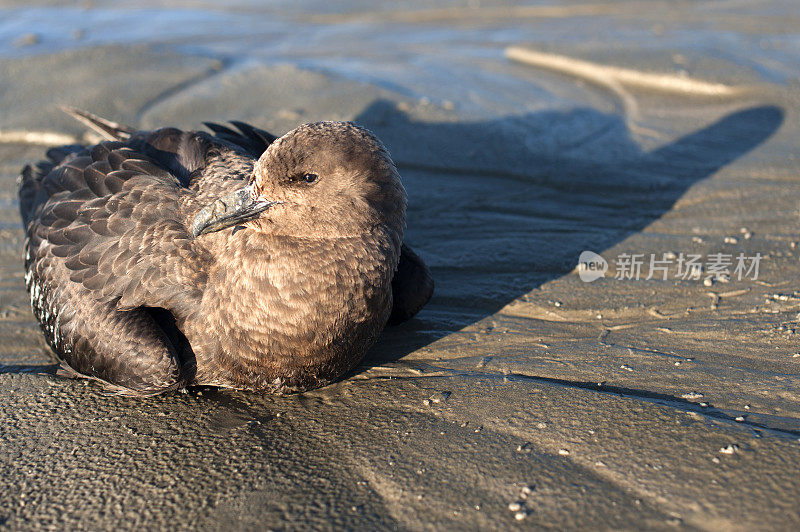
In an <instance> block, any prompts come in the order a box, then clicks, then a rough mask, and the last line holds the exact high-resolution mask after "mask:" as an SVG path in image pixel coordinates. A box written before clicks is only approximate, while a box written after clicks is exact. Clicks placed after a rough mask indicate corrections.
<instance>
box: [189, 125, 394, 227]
mask: <svg viewBox="0 0 800 532" xmlns="http://www.w3.org/2000/svg"><path fill="white" fill-rule="evenodd" d="M405 210H406V193H405V190H404V189H403V185H402V184H401V182H400V177H399V176H398V174H397V169H396V168H395V165H394V163H393V162H392V160H391V158H390V157H389V153H388V152H387V151H386V148H385V147H384V146H383V144H381V142H380V141H379V140H378V139H377V138H376V137H375V136H374V135H373V134H372V133H370V132H369V131H367V130H366V129H364V128H361V127H358V126H356V125H354V124H352V123H349V122H318V123H315V124H305V125H302V126H300V127H298V128H296V129H294V130H292V131H290V132H289V133H287V134H285V135H284V136H282V137H280V138H279V139H277V140H276V141H274V142H273V143H272V144H271V145H270V146H269V148H267V150H266V151H265V152H264V154H263V155H262V156H261V157H260V158H259V159H258V161H257V162H256V164H255V167H254V170H253V175H252V176H251V178H250V181H249V183H248V184H247V186H245V187H243V188H241V189H240V190H238V191H236V192H234V193H232V194H229V195H227V196H224V197H222V198H220V199H218V200H217V201H215V202H214V203H212V204H210V205H208V206H206V207H204V208H203V209H201V211H200V212H199V213H198V214H197V216H196V217H195V219H194V221H193V224H192V232H193V233H194V235H195V236H199V235H202V234H204V233H209V232H213V231H219V230H221V229H225V228H227V227H231V226H235V225H240V226H245V227H248V228H250V229H252V230H255V231H259V232H262V233H268V234H274V235H287V236H296V237H309V238H318V237H331V236H357V235H359V234H363V233H364V232H367V231H370V230H372V229H374V228H378V227H380V228H383V229H388V230H391V231H393V232H395V233H396V234H397V235H402V230H403V226H404V224H405Z"/></svg>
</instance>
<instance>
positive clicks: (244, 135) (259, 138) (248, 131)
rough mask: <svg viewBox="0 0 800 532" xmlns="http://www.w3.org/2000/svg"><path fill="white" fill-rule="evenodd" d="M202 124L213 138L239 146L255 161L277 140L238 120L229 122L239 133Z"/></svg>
mask: <svg viewBox="0 0 800 532" xmlns="http://www.w3.org/2000/svg"><path fill="white" fill-rule="evenodd" d="M203 123H204V124H205V126H206V127H207V128H208V129H210V130H211V131H213V132H214V137H215V138H217V139H220V140H223V141H225V142H229V143H231V144H234V145H236V146H239V147H240V148H242V149H244V150H245V151H247V153H248V154H249V155H250V156H251V157H253V158H255V159H258V158H259V157H260V156H261V154H262V153H264V151H265V150H266V149H267V148H268V147H269V145H270V144H272V143H273V142H274V141H275V139H277V138H278V137H276V136H275V135H273V134H272V133H268V132H266V131H264V130H263V129H259V128H257V127H255V126H251V125H250V124H246V123H244V122H239V121H238V120H231V125H233V126H234V127H236V129H238V130H239V131H236V130H233V129H231V128H229V127H226V126H222V125H220V124H215V123H213V122H203Z"/></svg>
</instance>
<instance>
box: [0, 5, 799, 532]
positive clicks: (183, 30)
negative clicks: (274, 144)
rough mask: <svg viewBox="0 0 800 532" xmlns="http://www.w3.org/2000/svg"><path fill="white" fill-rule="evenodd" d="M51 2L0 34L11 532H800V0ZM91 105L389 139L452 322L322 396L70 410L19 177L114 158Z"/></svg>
mask: <svg viewBox="0 0 800 532" xmlns="http://www.w3.org/2000/svg"><path fill="white" fill-rule="evenodd" d="M36 4H37V5H36V6H34V7H31V6H30V5H29V3H28V2H18V1H14V0H12V1H5V2H0V450H1V451H0V479H2V480H0V529H8V530H38V529H56V530H68V529H76V530H102V529H123V530H127V529H141V528H144V529H166V528H170V529H179V530H183V529H192V530H196V529H201V530H264V529H270V530H273V529H274V530H283V529H311V530H329V529H370V530H384V529H393V530H394V529H402V530H478V529H480V530H493V529H499V530H505V529H518V528H521V529H558V530H575V529H611V530H619V529H625V530H634V529H648V530H662V529H669V530H673V529H687V530H692V529H700V530H795V529H798V527H800V503H799V502H798V500H800V466H798V464H800V344H799V343H798V332H799V331H800V323H799V320H800V314H799V313H800V287H798V283H797V279H798V278H800V232H799V231H798V221H799V220H800V179H798V174H799V173H800V162H798V159H797V156H798V150H797V139H798V138H800V99H798V88H799V87H800V78H798V72H800V30H799V28H800V11H798V9H797V7H796V5H795V4H796V3H795V1H794V0H776V1H772V2H768V3H764V4H763V5H761V4H759V5H758V6H756V5H755V3H752V4H751V3H745V2H734V1H702V2H682V1H678V2H659V1H656V2H637V1H622V0H620V1H610V2H594V1H586V2H571V1H568V2H560V3H552V4H548V3H543V2H536V3H529V4H516V3H513V2H505V1H502V0H496V1H479V2H467V1H462V0H452V1H441V2H437V3H435V4H432V3H429V2H422V1H416V0H410V1H407V2H402V3H388V2H387V3H382V4H377V5H376V4H375V3H372V2H360V1H355V0H352V1H348V2H343V3H339V4H337V7H335V8H333V7H331V6H329V5H328V4H327V3H324V2H319V1H300V2H283V1H281V2H274V3H270V4H269V5H268V6H263V5H262V4H261V3H258V2H251V1H244V0H243V1H240V2H233V3H231V4H229V6H228V7H225V8H221V7H219V6H218V5H217V3H212V2H204V1H202V0H192V1H185V2H177V3H176V4H175V7H172V8H164V7H162V6H161V5H160V3H157V2H147V1H145V2H125V1H121V2H110V1H102V0H98V1H92V2H83V3H79V4H74V3H68V2H59V1H45V2H37V3H36ZM60 105H72V106H76V107H79V108H83V109H87V110H89V111H91V112H93V113H96V114H99V115H101V116H105V117H108V118H110V119H113V120H118V121H120V122H124V123H128V124H131V125H134V126H137V127H142V128H155V127H161V126H166V125H173V126H179V127H185V128H201V127H202V122H203V121H217V122H222V121H226V120H230V119H238V120H245V121H248V122H251V123H253V124H255V125H257V126H259V127H261V128H264V129H267V130H269V131H271V132H273V133H275V134H282V133H285V132H286V131H288V130H290V129H291V128H293V127H295V126H296V125H299V124H301V123H305V122H311V121H317V120H353V121H355V122H357V123H359V124H361V125H364V126H366V127H368V128H369V129H371V130H372V131H374V132H375V133H376V134H377V136H378V137H379V138H381V140H382V141H383V142H384V143H385V144H386V146H387V147H388V149H389V151H390V152H391V154H392V156H393V158H394V160H395V162H396V163H397V166H398V168H399V171H400V174H401V176H402V177H403V181H404V184H405V187H406V189H407V191H408V195H409V211H408V228H407V232H406V241H407V242H408V243H409V244H410V245H411V246H413V248H414V249H415V250H417V251H418V252H419V253H420V255H421V256H422V257H423V258H424V259H425V261H426V262H427V263H428V264H429V265H430V266H431V269H432V271H433V275H434V277H435V279H436V293H435V295H434V297H433V299H432V300H431V302H430V303H429V305H428V306H427V307H426V308H425V309H424V310H423V311H422V312H421V313H420V314H419V315H418V316H417V317H416V318H415V319H414V320H412V321H410V322H408V323H406V324H404V325H402V326H400V327H396V328H390V329H387V330H386V331H385V332H384V334H383V336H382V338H381V340H380V341H379V343H378V344H377V345H376V346H375V347H374V348H373V349H372V350H371V351H370V353H369V354H368V355H367V357H366V358H365V360H364V361H363V363H362V364H361V366H360V367H359V368H358V369H357V370H356V371H355V372H354V373H353V374H351V375H349V376H348V377H347V378H346V379H344V380H342V381H340V382H338V383H336V384H333V385H331V386H328V387H326V388H323V389H320V390H316V391H313V392H307V393H304V394H299V395H295V396H288V397H271V396H261V395H257V394H249V393H240V392H232V391H219V390H212V389H191V390H189V391H188V393H174V394H168V395H165V396H159V397H155V398H150V399H144V400H142V399H130V398H120V397H114V396H108V395H106V394H104V393H103V392H102V390H101V389H100V388H99V387H97V386H96V385H93V384H87V383H86V382H80V381H71V380H66V379H60V378H57V377H56V376H55V369H56V365H55V364H56V363H55V360H54V358H53V356H52V354H51V352H50V350H49V348H48V347H47V346H46V344H45V341H44V337H43V336H42V334H41V332H40V330H39V327H38V324H37V323H36V321H35V319H34V317H33V315H32V314H31V310H30V307H29V299H28V295H27V293H26V291H25V285H24V280H23V267H22V262H23V250H22V247H23V241H24V234H23V229H22V226H21V222H20V217H19V210H18V200H17V184H16V179H17V176H18V175H19V171H20V169H21V168H22V166H23V165H24V164H26V163H28V162H32V161H36V160H37V159H39V158H41V157H42V156H43V154H44V151H45V150H46V149H47V146H52V145H57V144H63V143H71V142H90V141H94V140H96V139H95V138H94V137H92V136H91V135H90V134H87V133H86V132H85V130H84V129H83V128H82V126H81V125H80V124H78V123H76V122H75V121H74V120H72V119H71V118H70V117H68V116H67V115H65V114H64V113H62V112H61V111H59V106H60ZM584 251H592V252H594V253H596V254H597V255H599V256H600V257H602V259H603V260H604V261H605V263H606V264H607V270H606V272H605V275H604V276H603V277H600V278H598V279H596V280H592V281H590V282H587V281H585V280H582V278H581V277H582V276H581V275H580V273H581V272H580V271H579V268H578V266H579V257H580V256H581V253H582V252H584ZM690 257H696V258H697V260H696V262H697V263H699V264H701V265H702V268H700V269H691V268H688V267H687V263H686V262H685V261H686V260H688V259H689V258H690ZM637 261H638V262H637ZM737 261H739V262H737ZM598 263H600V261H598ZM637 264H638V266H637ZM754 265H755V266H754ZM656 266H657V268H655V269H654V267H656ZM737 266H740V268H739V269H737ZM742 267H743V268H742ZM583 273H586V272H585V270H584V271H583ZM648 277H649V278H648Z"/></svg>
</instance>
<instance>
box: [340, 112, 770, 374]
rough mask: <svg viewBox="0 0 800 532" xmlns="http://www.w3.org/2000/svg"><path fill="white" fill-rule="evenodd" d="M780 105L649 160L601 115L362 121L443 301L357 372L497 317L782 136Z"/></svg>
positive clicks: (723, 122) (398, 331) (383, 116)
mask: <svg viewBox="0 0 800 532" xmlns="http://www.w3.org/2000/svg"><path fill="white" fill-rule="evenodd" d="M783 117H784V113H783V111H782V110H781V109H780V108H778V107H774V106H759V107H751V108H747V109H744V110H740V111H737V112H734V113H731V114H729V115H727V116H725V117H724V118H722V119H720V120H718V121H716V122H714V123H712V124H710V125H708V126H706V127H704V128H702V129H699V130H697V131H695V132H693V133H690V134H687V135H685V136H683V137H680V138H678V139H676V140H674V141H673V142H670V143H669V144H666V145H664V146H663V147H660V148H657V149H655V150H652V151H643V150H642V149H641V148H640V146H639V145H638V144H637V143H636V142H635V141H634V140H633V139H632V138H631V135H630V132H629V130H628V127H627V126H626V124H625V122H624V121H623V120H622V119H621V118H620V117H619V116H616V115H612V114H606V113H601V112H599V111H597V110H594V109H588V108H585V109H577V110H572V111H567V112H560V111H548V112H538V113H532V114H527V115H522V116H513V117H504V118H499V119H496V120H492V121H486V122H471V123H470V122H467V123H465V122H445V123H429V122H420V121H414V120H411V119H409V117H408V116H407V115H406V114H405V113H403V112H401V111H399V110H398V109H397V106H396V105H395V104H393V103H391V102H387V101H382V100H379V101H376V102H374V103H373V104H371V105H370V106H369V107H368V108H366V109H365V110H364V111H363V112H362V113H361V114H360V115H359V116H358V117H357V118H356V119H355V122H356V123H359V124H362V125H364V126H366V127H367V128H369V129H371V130H372V131H374V132H375V133H376V134H377V135H378V137H379V138H381V139H382V140H383V141H384V143H385V144H386V145H387V147H388V148H389V151H390V152H391V153H392V156H393V158H394V159H395V161H396V163H397V165H398V168H399V170H400V173H401V175H402V177H403V180H404V184H405V186H406V189H407V191H408V195H409V211H408V223H409V226H408V231H407V233H406V242H407V243H409V244H410V245H411V246H412V248H414V249H416V250H417V251H418V252H419V253H420V254H421V255H422V257H423V259H425V260H426V262H427V263H428V264H429V266H431V269H432V271H433V275H434V278H435V281H436V293H435V294H434V296H433V299H432V300H431V301H430V303H429V304H428V306H427V307H426V308H425V309H424V310H423V311H422V312H421V313H420V314H419V315H418V316H417V317H416V318H415V319H413V320H411V321H410V322H407V323H406V324H403V325H401V326H399V327H394V328H387V330H386V331H385V332H384V333H383V336H382V338H381V340H380V341H379V342H378V344H377V345H376V346H375V347H373V349H372V350H371V351H370V352H369V353H368V355H367V357H366V358H365V360H364V361H363V362H362V365H361V367H360V368H359V369H358V370H357V372H358V371H362V370H363V369H365V368H368V367H371V366H375V365H379V364H382V363H386V362H391V361H394V360H397V359H399V358H402V357H403V356H405V355H406V354H408V353H410V352H412V351H414V350H416V349H419V348H420V347H423V346H425V345H427V344H430V343H431V342H433V341H435V340H436V339H438V338H441V337H443V336H445V335H447V334H449V333H451V332H453V331H456V330H459V329H461V328H463V327H464V326H466V325H469V324H471V323H475V322H476V321H478V320H480V319H482V318H484V317H486V316H489V315H491V314H493V313H495V312H496V311H498V310H499V309H500V308H502V307H503V306H505V305H506V304H508V303H509V302H511V301H513V300H515V299H517V298H519V297H520V296H523V295H525V294H527V293H528V292H530V291H531V290H532V289H534V288H536V287H538V286H541V285H542V284H544V283H546V282H547V281H549V280H551V279H554V278H557V277H560V276H562V275H564V274H566V273H568V272H570V271H571V270H573V269H574V267H575V266H576V265H577V262H578V257H579V255H580V253H581V252H582V251H584V250H593V251H598V252H600V251H602V250H605V249H608V248H609V247H611V246H612V245H614V244H616V243H618V242H620V241H622V240H624V239H625V238H627V237H628V236H630V235H631V234H634V233H636V232H638V231H641V230H642V229H643V228H644V227H646V226H647V225H649V224H650V223H651V222H653V221H654V220H656V219H658V218H659V217H661V216H662V215H663V214H664V213H666V212H667V211H669V210H670V209H671V208H672V206H673V205H674V204H675V202H676V201H677V200H678V199H679V198H680V197H681V196H682V195H683V194H684V193H685V192H686V190H687V189H688V188H689V187H690V186H692V185H694V184H695V183H697V182H698V181H700V180H702V179H705V178H707V177H709V176H711V175H713V174H714V173H715V172H717V171H718V170H719V169H721V168H723V167H724V166H725V165H727V164H729V163H731V162H732V161H734V160H735V159H737V158H739V157H741V156H743V155H744V154H746V153H748V152H749V151H751V150H753V149H754V148H755V147H757V146H758V145H760V144H761V143H763V142H764V141H765V140H766V139H768V138H769V137H770V136H771V135H772V134H773V133H775V132H776V131H777V130H778V128H779V127H780V126H781V124H782V122H783Z"/></svg>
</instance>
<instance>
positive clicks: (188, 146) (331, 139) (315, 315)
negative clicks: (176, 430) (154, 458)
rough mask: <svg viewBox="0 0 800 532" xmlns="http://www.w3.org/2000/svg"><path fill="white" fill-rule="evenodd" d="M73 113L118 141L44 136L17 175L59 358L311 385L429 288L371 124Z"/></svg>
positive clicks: (117, 378)
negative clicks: (170, 123) (227, 123)
mask: <svg viewBox="0 0 800 532" xmlns="http://www.w3.org/2000/svg"><path fill="white" fill-rule="evenodd" d="M77 114H78V115H79V117H81V118H83V119H84V120H85V121H88V122H90V124H91V125H93V126H95V127H96V128H97V129H99V130H102V131H104V132H105V133H106V134H107V135H108V136H109V137H113V138H115V139H118V140H109V141H107V142H101V143H100V144H98V145H96V146H93V147H83V146H66V147H62V148H57V149H54V150H51V151H50V152H48V160H47V161H42V162H40V163H39V164H38V166H37V168H36V169H34V168H31V167H27V168H26V169H25V170H24V171H23V175H22V182H21V187H20V209H21V212H22V218H23V223H24V225H25V228H26V231H27V237H28V239H27V241H26V250H25V252H26V260H25V268H26V282H27V286H28V290H29V292H30V295H31V304H32V307H33V311H34V314H35V316H36V318H37V319H38V320H39V322H40V323H41V325H42V329H43V330H44V332H45V336H46V338H47V340H48V342H49V343H50V345H51V346H52V347H53V349H54V351H55V352H56V354H57V355H58V356H59V358H61V359H62V361H63V362H64V364H63V367H64V370H65V371H66V372H67V373H70V374H72V375H73V376H86V377H90V378H93V379H96V380H100V381H102V382H104V383H106V384H107V385H109V386H111V387H112V388H113V389H115V390H116V391H118V392H120V393H126V394H131V395H152V394H156V393H162V392H164V391H167V390H172V389H176V388H178V387H181V386H184V385H187V384H204V385H214V386H223V387H231V388H239V389H251V390H259V391H266V392H273V393H287V392H293V391H301V390H306V389H310V388H315V387H318V386H322V385H324V384H326V383H328V382H330V381H332V380H334V379H336V378H338V377H340V376H341V375H342V374H344V373H345V372H347V371H348V370H350V369H351V368H353V367H354V366H355V365H356V364H357V363H358V362H359V361H360V360H361V358H362V357H363V355H364V354H365V352H366V350H367V349H368V348H369V347H370V346H371V345H372V344H373V343H374V342H375V341H376V339H377V337H378V335H379V334H380V332H381V331H382V329H383V327H384V325H385V324H386V322H387V320H389V319H390V315H391V319H392V321H395V322H397V321H401V320H403V319H407V318H408V317H410V316H412V315H413V314H414V313H416V312H417V311H418V310H419V308H421V306H422V305H424V304H425V302H426V301H427V300H428V298H429V297H430V294H431V291H432V280H431V278H430V275H429V272H428V270H427V268H426V267H425V266H424V263H422V261H421V260H420V259H419V258H418V257H417V256H416V255H415V254H414V253H413V252H412V251H411V250H410V249H409V248H407V247H406V246H405V245H403V244H402V238H403V227H404V223H405V201H406V200H405V192H404V191H403V189H402V185H401V184H400V181H399V178H398V177H397V173H396V170H395V169H394V165H393V163H392V162H391V160H390V159H389V156H388V154H387V153H386V151H385V149H384V148H383V146H382V145H381V144H380V143H379V142H378V141H377V139H375V138H374V136H372V135H371V134H370V133H368V132H366V131H365V130H363V129H361V128H358V127H356V126H353V125H352V124H346V123H335V122H328V123H319V124H312V125H306V126H301V127H300V128H298V129H296V130H294V131H292V132H290V133H287V134H286V135H284V136H283V137H281V138H280V139H277V140H276V138H275V137H273V136H272V135H269V134H268V133H266V132H264V131H261V130H258V129H255V128H253V127H251V126H248V125H246V124H241V123H236V125H237V127H238V128H239V129H240V131H241V133H239V132H235V131H233V130H231V129H227V128H223V127H221V126H217V125H213V124H211V125H209V126H210V127H211V128H212V129H213V130H214V132H215V134H214V135H211V134H208V133H204V132H184V131H180V130H177V129H174V128H166V129H161V130H157V131H153V132H138V131H133V130H131V129H130V128H125V127H122V126H118V125H116V124H113V123H110V122H107V121H103V120H102V119H98V118H97V117H93V116H91V115H88V114H85V113H77ZM262 152H264V153H263V154H262ZM401 255H402V260H401ZM398 263H400V264H401V270H399V271H396V269H397V267H398ZM393 281H394V283H393ZM393 287H394V288H393ZM393 291H394V292H395V293H394V294H393ZM394 300H396V301H397V305H396V306H394V307H393V301H394Z"/></svg>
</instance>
